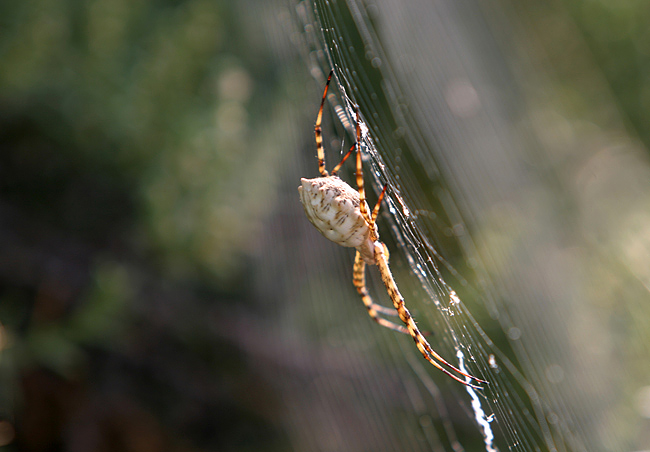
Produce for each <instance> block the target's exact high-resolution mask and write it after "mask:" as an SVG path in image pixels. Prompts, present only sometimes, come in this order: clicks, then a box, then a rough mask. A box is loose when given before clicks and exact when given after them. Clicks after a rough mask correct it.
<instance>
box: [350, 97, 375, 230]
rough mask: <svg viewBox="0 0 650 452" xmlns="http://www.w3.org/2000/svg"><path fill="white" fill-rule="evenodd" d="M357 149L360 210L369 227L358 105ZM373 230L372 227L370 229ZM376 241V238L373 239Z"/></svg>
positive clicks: (370, 224) (369, 219) (370, 222)
mask: <svg viewBox="0 0 650 452" xmlns="http://www.w3.org/2000/svg"><path fill="white" fill-rule="evenodd" d="M354 145H355V147H356V148H357V173H356V176H357V189H358V192H359V210H360V211H361V215H362V216H363V218H364V219H365V220H366V223H368V225H369V226H372V225H373V224H374V223H373V222H372V221H371V218H370V216H369V215H368V204H367V203H366V190H365V188H364V186H363V165H362V164H361V124H360V123H359V106H358V105H357V142H356V143H354ZM370 229H371V230H372V229H373V228H372V227H371V228H370ZM373 240H376V238H373Z"/></svg>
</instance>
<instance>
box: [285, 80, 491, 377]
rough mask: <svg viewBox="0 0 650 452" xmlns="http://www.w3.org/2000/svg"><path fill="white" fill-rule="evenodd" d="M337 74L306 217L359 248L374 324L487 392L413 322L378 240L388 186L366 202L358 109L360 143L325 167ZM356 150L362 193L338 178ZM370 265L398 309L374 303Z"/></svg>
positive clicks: (305, 198) (304, 190) (358, 282)
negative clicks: (408, 341) (367, 277)
mask: <svg viewBox="0 0 650 452" xmlns="http://www.w3.org/2000/svg"><path fill="white" fill-rule="evenodd" d="M332 74H333V71H332V72H330V75H329V77H328V78H327V83H326V85H325V90H324V92H323V98H322V100H321V103H320V108H319V110H318V115H317V116H316V124H315V126H314V133H315V136H316V150H317V156H318V171H319V172H320V177H317V178H314V179H305V178H302V179H301V182H302V185H301V186H300V187H298V192H299V193H300V200H301V202H302V204H303V207H304V209H305V213H306V214H307V218H308V219H309V221H310V222H311V223H312V224H313V225H314V226H316V229H318V231H319V232H320V233H321V234H323V235H324V236H325V237H327V238H328V239H329V240H331V241H333V242H335V243H338V244H339V245H342V246H346V247H352V248H355V249H356V255H355V258H354V269H353V281H354V286H355V288H356V289H357V292H358V293H359V295H360V296H361V300H362V301H363V303H364V305H365V306H366V309H367V310H368V314H370V317H371V318H372V319H373V320H374V321H375V322H377V323H378V324H379V325H382V326H384V327H387V328H390V329H392V330H395V331H398V332H400V333H405V334H409V335H410V336H411V337H412V338H413V340H414V341H415V345H416V346H417V348H418V350H419V351H420V353H421V354H422V356H424V358H425V359H426V360H427V361H429V362H430V363H431V364H433V365H434V366H435V367H436V368H437V369H439V370H441V371H442V372H444V373H445V374H447V375H448V376H450V377H451V378H453V379H454V380H456V381H459V382H460V383H463V384H464V385H467V386H471V387H473V388H476V389H483V388H482V387H480V386H475V385H473V384H471V383H469V382H467V381H464V380H462V379H461V378H459V377H458V376H456V375H454V374H453V373H451V372H450V370H451V371H454V372H456V373H457V374H459V375H462V376H464V377H467V378H469V379H472V380H475V381H477V382H479V383H487V382H486V381H485V380H481V379H479V378H477V377H474V376H472V375H469V374H467V373H465V372H463V371H461V370H460V369H458V368H457V367H455V366H453V365H452V364H450V363H448V362H447V361H445V360H444V359H443V358H442V357H441V356H440V355H439V354H438V353H436V352H435V351H434V350H433V349H432V348H431V345H429V342H427V340H426V338H425V337H424V335H423V334H422V332H420V330H419V329H418V327H417V325H416V324H415V320H413V317H412V316H411V314H410V313H409V311H408V309H407V308H406V306H405V304H404V298H403V297H402V295H401V294H400V292H399V289H398V287H397V284H396V283H395V280H394V279H393V275H392V273H391V271H390V268H389V266H388V249H387V248H386V245H384V244H383V243H382V242H380V241H379V230H378V229H377V224H376V219H377V215H378V214H379V207H380V205H381V202H382V200H383V198H384V195H385V193H386V188H387V186H388V185H385V186H384V189H383V190H382V192H381V194H380V195H379V199H378V201H377V204H376V205H375V207H374V208H373V209H372V211H370V208H369V207H368V203H367V202H366V194H365V189H364V184H363V167H362V164H361V149H360V143H361V126H360V121H359V108H358V107H357V109H356V115H357V118H356V120H357V124H356V135H357V136H356V143H354V144H353V145H352V147H351V148H350V150H349V151H348V152H347V154H345V156H344V157H343V159H342V160H341V162H340V163H339V164H338V165H336V167H334V169H333V170H332V174H331V175H330V174H329V173H328V172H327V170H326V169H325V150H324V148H323V137H322V130H321V121H322V118H323V106H324V104H325V98H326V96H327V90H328V87H329V84H330V81H331V79H332ZM353 151H356V167H357V171H356V182H357V187H358V190H355V189H353V188H352V187H351V186H350V185H348V184H347V183H346V182H344V181H343V180H341V179H340V178H339V177H338V176H337V175H336V174H337V172H338V171H339V169H340V168H341V166H342V165H343V163H344V162H345V161H346V160H347V159H348V157H349V156H350V154H351V153H352V152H353ZM366 264H367V265H376V266H377V268H378V269H379V273H380V275H381V280H382V281H383V283H384V285H385V286H386V290H387V292H388V295H389V296H390V298H391V300H392V302H393V306H394V307H395V309H391V308H385V307H383V306H380V305H378V304H376V303H374V302H373V301H372V299H371V298H370V295H369V293H368V289H367V288H366V281H365V268H366ZM379 314H384V315H397V316H399V319H400V320H401V321H402V322H403V323H404V326H403V325H397V324H395V323H393V322H390V321H388V320H386V319H384V318H382V317H380V316H379ZM443 366H446V367H447V368H448V369H450V370H447V369H446V368H445V367H443Z"/></svg>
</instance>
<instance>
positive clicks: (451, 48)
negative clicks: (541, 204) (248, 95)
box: [292, 0, 605, 451]
mask: <svg viewBox="0 0 650 452" xmlns="http://www.w3.org/2000/svg"><path fill="white" fill-rule="evenodd" d="M464 4H465V3H463V5H464ZM473 6H475V7H477V6H478V5H473ZM465 7H466V8H469V6H465ZM461 8H463V6H462V5H460V3H459V2H453V1H451V0H450V1H444V0H443V1H441V2H435V3H431V2H417V1H413V0H407V1H397V0H395V1H391V0H380V1H377V2H371V3H369V2H365V3H362V2H357V1H353V0H349V1H320V0H318V1H314V2H298V3H294V4H293V10H292V12H293V14H294V20H295V21H296V24H297V26H296V35H295V36H296V39H295V41H296V43H297V46H298V48H299V49H301V51H302V53H303V58H304V60H305V62H306V63H307V65H308V67H309V68H310V70H311V73H312V75H313V77H314V79H315V80H316V82H317V85H318V86H319V87H322V86H323V84H324V83H325V78H326V76H327V73H328V72H329V70H330V68H334V69H335V73H336V77H335V79H334V84H336V87H334V86H333V89H332V90H331V92H330V94H329V96H328V109H327V110H328V112H327V113H326V115H329V117H330V120H331V121H333V123H334V126H333V127H332V128H331V129H333V130H329V133H330V134H334V135H338V136H339V138H340V139H345V140H347V141H348V143H349V142H351V141H353V139H354V138H353V136H354V134H353V129H354V109H355V106H356V105H358V106H359V109H360V112H361V117H362V120H363V124H364V126H366V127H367V128H366V129H364V139H363V146H362V149H363V155H364V171H365V174H366V177H367V179H368V181H369V182H371V185H372V186H373V187H374V189H375V193H377V192H378V191H379V190H380V189H381V187H382V186H383V185H384V184H385V183H388V185H389V189H388V192H387V196H386V201H385V205H384V206H383V207H382V211H381V215H380V220H379V228H380V229H379V231H380V235H381V238H382V240H384V241H385V242H387V245H388V248H389V250H390V252H391V264H392V268H393V272H394V273H395V276H396V280H397V283H398V285H399V286H400V290H401V291H402V293H403V294H404V296H405V299H406V304H407V306H408V307H409V309H411V310H412V311H413V312H414V313H415V318H416V320H418V321H419V322H421V324H424V325H426V326H427V328H431V330H432V331H433V332H434V333H435V334H434V336H433V337H432V340H431V342H432V345H433V346H434V348H435V349H436V350H437V351H439V352H440V354H441V355H442V356H444V357H445V358H446V359H449V360H450V361H451V362H453V363H454V364H455V365H458V366H461V367H464V368H467V369H468V371H469V372H470V373H472V374H474V375H477V376H478V377H480V378H485V379H486V380H488V381H490V385H489V387H488V388H486V390H485V391H483V392H482V393H472V394H466V393H465V391H464V388H460V389H461V390H459V388H457V387H455V386H453V385H449V382H447V381H444V380H442V381H441V380H440V379H439V378H438V377H439V376H438V375H436V373H435V370H434V369H431V368H430V367H428V366H426V363H424V362H423V360H422V359H421V357H419V356H418V353H417V351H416V350H415V349H414V347H413V344H412V343H410V344H409V343H404V342H399V339H395V340H396V344H398V345H397V346H393V348H391V349H390V353H391V359H392V360H394V361H393V362H399V361H400V360H403V358H404V357H405V358H406V360H407V362H408V363H409V365H410V366H411V368H412V370H413V371H414V373H415V374H416V375H417V376H418V378H419V379H420V382H421V386H419V387H418V388H417V389H414V390H413V391H411V392H409V394H410V396H411V397H410V401H411V403H412V406H411V408H412V412H413V413H417V415H413V416H406V415H405V416H404V417H403V418H402V422H405V423H408V425H410V426H411V427H412V426H413V425H415V426H416V427H415V429H416V431H418V432H420V433H422V435H424V437H426V438H427V442H426V445H427V446H428V447H427V446H421V450H461V449H462V448H463V447H468V446H467V444H466V443H468V441H469V440H468V439H467V435H459V434H458V433H457V431H456V427H455V426H457V425H459V424H461V425H462V429H463V430H464V431H465V432H466V431H467V430H466V428H467V425H471V426H472V427H471V428H472V429H473V432H472V433H473V434H474V436H478V437H480V438H481V439H482V441H483V443H482V447H483V449H485V450H488V451H489V450H493V449H496V450H521V451H527V450H594V449H595V448H594V447H592V446H594V445H600V443H599V438H600V437H599V436H598V435H599V432H598V429H597V428H596V427H595V426H597V425H599V421H600V420H602V418H598V417H597V416H596V415H595V413H597V412H598V407H600V406H604V405H603V404H599V403H598V401H597V400H596V401H595V398H593V397H592V398H591V399H590V398H589V395H590V394H589V390H587V389H584V387H583V386H584V385H583V384H582V383H583V380H581V379H580V378H577V377H576V378H573V379H570V378H568V373H567V371H566V369H568V366H579V365H580V364H584V363H581V362H580V356H578V355H579V354H578V353H575V351H574V350H571V351H569V347H566V346H565V344H566V343H567V341H568V340H569V339H570V338H569V337H566V336H565V334H566V331H567V330H569V329H570V328H566V325H564V324H562V323H561V322H565V323H566V322H569V320H567V319H569V318H570V317H571V314H573V313H571V312H570V310H569V309H567V308H566V306H567V305H570V303H566V302H567V301H569V302H570V301H572V299H571V294H570V291H569V290H562V288H564V287H565V286H563V285H559V284H558V285H556V286H553V285H552V284H549V283H548V282H547V281H545V280H544V279H545V278H551V277H555V278H557V275H556V274H554V273H553V271H556V272H557V273H562V271H561V270H559V271H558V270H556V268H553V267H554V266H553V265H550V270H549V266H548V265H547V263H546V262H538V261H536V260H535V259H536V258H537V256H539V255H543V257H544V258H549V257H548V255H547V254H552V253H551V252H549V250H551V251H556V252H557V254H558V255H561V251H562V249H561V248H562V245H561V244H560V245H558V244H557V243H555V242H553V239H547V240H548V242H543V241H538V242H537V243H532V242H533V240H530V239H528V237H531V236H544V234H546V233H548V232H549V231H550V232H552V227H549V224H543V225H542V226H540V227H539V229H536V227H537V225H536V222H534V221H532V220H530V219H529V218H527V217H526V215H520V216H519V217H517V216H516V215H514V214H513V215H511V214H510V212H509V211H508V210H507V209H505V208H504V210H503V211H502V212H501V211H500V212H499V215H497V217H498V219H499V223H498V224H499V225H501V223H502V222H507V221H514V220H513V218H514V219H516V220H518V221H520V223H524V226H525V227H527V228H528V229H524V230H525V233H521V232H520V230H518V229H516V228H515V229H514V230H515V231H516V232H520V233H521V234H522V236H525V237H527V239H521V240H514V241H512V242H508V241H507V239H509V237H505V238H503V237H500V236H499V233H503V234H507V233H508V232H509V231H511V230H510V229H506V228H496V232H495V231H492V232H493V235H494V236H495V238H494V240H500V239H501V240H503V241H504V242H507V243H508V244H510V243H515V244H519V246H520V249H521V250H522V251H521V254H517V253H519V249H518V250H517V251H516V252H512V250H506V251H507V252H504V255H505V257H504V256H500V255H496V256H494V255H489V256H491V259H492V260H490V259H486V258H485V255H484V254H481V253H480V252H479V250H477V245H476V244H475V242H474V240H473V238H472V234H473V233H474V231H475V230H476V228H475V227H474V228H473V226H474V225H476V224H477V223H479V220H478V218H476V217H478V216H481V215H484V216H488V213H486V212H484V211H482V210H481V209H482V208H483V205H484V204H488V203H495V202H496V200H501V199H510V198H516V197H517V195H518V193H517V191H518V190H522V191H523V190H530V189H531V185H532V184H533V183H538V182H539V181H532V182H531V181H530V179H531V178H530V173H529V172H526V171H522V168H523V167H525V166H526V164H528V160H526V161H525V162H523V163H522V161H521V157H518V155H517V154H515V153H514V151H513V150H516V149H517V147H518V145H519V141H517V140H516V139H514V138H513V137H512V136H511V135H510V131H509V130H510V129H511V128H512V124H511V123H509V122H508V121H511V120H512V118H507V117H506V116H507V115H505V114H504V113H503V112H502V111H500V109H499V105H498V104H495V103H494V102H493V100H492V99H490V96H488V95H485V93H488V94H492V93H493V92H492V91H490V90H489V89H488V88H491V86H490V80H488V81H486V80H483V79H482V77H483V76H484V73H485V67H483V66H482V65H481V62H483V58H484V57H485V54H482V53H481V52H482V51H485V52H490V51H491V52H493V54H490V55H489V56H490V58H492V59H493V60H494V61H497V62H499V63H500V64H501V66H502V67H505V62H504V61H502V60H501V59H500V58H502V56H501V55H499V52H498V50H499V49H498V48H497V47H496V46H495V45H494V43H493V42H492V39H493V36H492V35H491V34H490V32H489V30H487V29H482V28H481V27H483V26H485V24H484V23H480V20H479V19H480V18H482V16H480V12H479V11H478V9H476V10H471V11H470V10H460V9H461ZM477 17H478V18H479V19H475V18H477ZM467 18H470V19H467ZM465 20H468V21H469V22H465ZM472 20H476V22H472ZM470 22H471V26H468V23H470ZM500 68H501V67H500ZM497 75H498V77H495V78H497V79H499V80H504V81H503V83H504V84H507V85H508V86H510V85H512V86H515V85H516V83H515V82H516V80H513V79H510V78H508V76H510V74H505V73H501V72H498V71H497ZM499 77H500V78H499ZM513 77H514V76H513ZM486 87H487V88H486ZM334 88H338V89H334ZM316 91H317V90H316ZM508 92H510V91H508ZM316 97H317V94H316V95H315V98H316ZM316 100H317V99H316ZM495 105H496V106H495ZM518 107H520V106H518ZM520 111H523V108H521V107H520V109H517V110H516V112H515V113H511V114H512V116H516V114H518V113H520ZM326 133H327V132H326ZM326 143H327V141H326ZM339 143H340V142H339ZM330 144H331V143H330ZM327 150H328V153H329V158H330V162H332V161H335V160H336V159H337V157H338V158H340V155H332V154H336V153H337V152H338V151H339V150H342V151H344V150H345V147H344V146H341V145H339V146H329V147H328V149H327ZM535 158H537V156H535V157H532V158H530V160H532V161H535V160H534V159H535ZM518 159H519V160H518ZM347 170H348V171H352V170H351V169H350V168H347ZM341 174H342V177H343V178H346V172H345V170H344V171H343V172H342V173H341ZM347 176H348V177H349V176H350V173H348V174H347ZM347 180H349V181H350V180H352V179H350V178H348V179H347ZM535 188H537V187H535ZM369 191H370V190H369ZM545 196H548V194H545ZM371 202H372V197H371ZM530 205H531V203H527V204H526V207H527V208H529V209H530V210H524V213H525V214H528V213H529V212H530V213H533V214H539V213H540V212H539V211H538V210H534V208H533V207H530ZM544 213H545V214H548V212H544ZM552 213H553V212H551V214H552ZM533 216H534V215H533ZM549 216H552V215H549ZM522 217H523V219H522ZM550 224H551V226H552V223H550ZM517 226H519V224H517ZM531 238H532V237H531ZM544 238H546V236H544ZM510 246H512V245H510ZM508 252H509V254H508ZM527 253H528V254H527ZM512 255H515V256H516V257H518V258H519V260H512V259H510V260H509V259H508V257H507V256H512ZM530 256H533V257H530ZM552 258H553V256H551V258H549V259H552ZM531 261H532V262H531ZM558 261H561V259H558ZM520 262H521V263H523V264H525V265H522V268H524V267H525V268H526V269H529V274H524V272H523V271H522V270H521V269H519V268H517V266H518V264H519V263H520ZM555 267H557V266H555ZM495 268H498V270H499V271H506V272H510V273H509V274H508V276H506V277H503V278H502V279H499V282H495V281H494V274H495V273H494V272H496V271H497V270H495ZM413 276H416V277H417V278H413ZM560 276H561V275H560ZM522 277H527V279H525V280H524V279H523V278H522ZM497 286H498V287H497ZM549 287H551V290H550V291H549ZM556 287H557V288H556ZM552 289H554V290H555V292H553V290H552ZM381 290H382V289H381V287H375V290H374V291H373V294H374V295H376V294H378V293H380V292H381ZM497 294H498V295H497ZM503 298H509V299H507V300H504V299H503ZM507 303H509V304H507ZM512 307H515V308H517V309H511V308H512ZM577 317H579V316H577ZM545 320H551V321H549V322H547V323H545V322H544V321H545ZM579 320H581V319H579ZM553 321H555V322H556V323H553ZM527 338H532V340H531V339H527ZM526 339H527V340H526ZM511 347H512V350H511ZM515 356H516V358H515ZM576 357H577V358H578V359H576ZM515 361H516V364H515ZM588 367H589V366H585V367H584V368H588ZM590 376H591V375H587V377H590ZM402 378H404V376H403V375H402ZM434 380H435V382H436V383H437V384H444V385H445V386H442V388H444V389H442V390H441V389H439V387H438V386H437V385H436V384H434ZM585 381H586V380H585ZM590 388H592V389H593V388H598V386H597V385H594V386H590ZM450 399H453V400H450ZM452 407H461V410H463V411H464V415H465V417H464V418H463V420H462V421H461V420H459V417H457V416H455V415H454V414H453V413H452V411H453V410H454V408H452ZM379 409H380V408H377V410H379ZM456 409H457V408H456ZM424 414H426V415H428V416H430V417H429V418H428V419H429V421H430V422H429V423H427V422H425V420H424V417H422V416H424ZM467 419H469V420H470V421H471V422H469V423H463V422H464V421H467ZM603 436H605V435H603ZM414 450H419V449H418V448H417V447H415V448H414Z"/></svg>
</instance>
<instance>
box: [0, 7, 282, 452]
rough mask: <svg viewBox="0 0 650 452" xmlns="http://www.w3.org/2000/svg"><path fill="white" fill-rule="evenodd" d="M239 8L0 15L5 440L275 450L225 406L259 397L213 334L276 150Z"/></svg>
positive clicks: (3, 10)
mask: <svg viewBox="0 0 650 452" xmlns="http://www.w3.org/2000/svg"><path fill="white" fill-rule="evenodd" d="M241 8H242V5H237V4H235V3H233V2H229V1H223V0H217V1H213V0H188V1H164V0H163V1H159V0H136V1H131V0H93V1H77V0H58V1H49V0H30V1H25V2H3V3H2V5H0V29H1V30H2V32H1V33H0V61H2V69H1V70H0V147H1V148H2V152H1V153H0V261H1V262H2V264H1V265H0V322H1V324H2V325H3V328H1V329H0V332H1V334H0V339H2V340H1V341H0V350H2V355H0V369H1V372H2V383H3V384H2V386H0V401H1V402H2V403H1V404H0V416H1V419H0V423H1V425H0V427H2V428H0V444H2V445H4V444H7V443H10V444H11V446H10V447H15V448H16V450H59V449H70V448H71V447H73V445H74V444H86V446H87V447H84V448H83V449H84V450H163V449H164V450H174V449H176V448H183V450H194V448H198V449H204V448H207V449H211V450H232V449H237V450H259V447H261V446H264V447H266V448H267V450H273V449H274V447H275V446H274V445H275V444H276V443H277V441H278V438H279V434H278V433H277V432H276V431H275V429H274V428H273V427H271V426H270V424H269V422H270V421H269V420H268V418H265V417H264V416H265V415H264V414H263V413H260V412H259V411H258V407H256V406H255V404H249V405H248V406H246V404H243V405H242V404H241V403H240V402H238V398H239V397H244V398H245V397H248V395H247V392H249V388H250V387H251V386H255V387H257V388H259V389H258V390H259V391H260V393H264V384H263V383H261V382H259V381H257V380H256V377H254V376H247V373H246V368H245V365H244V363H243V361H242V359H241V357H240V356H239V355H238V353H237V352H235V351H234V350H232V349H231V348H229V347H226V346H224V345H223V344H222V341H223V338H222V336H221V333H219V332H218V331H215V329H217V330H218V328H217V327H216V326H215V325H220V324H222V323H223V321H220V318H221V315H220V314H219V312H220V311H219V309H220V308H219V306H220V304H221V303H223V304H226V303H233V302H250V300H248V299H247V296H248V294H249V291H248V290H247V289H249V287H248V286H246V285H242V284H240V282H241V280H242V279H243V278H244V275H245V274H246V271H247V264H246V256H247V255H248V254H249V253H250V250H251V249H253V248H254V246H255V241H254V237H255V232H256V231H257V229H258V228H259V222H260V220H261V219H262V218H263V217H264V215H266V214H267V213H268V212H269V211H270V210H271V209H272V205H273V199H274V192H275V190H274V187H273V184H274V183H275V180H276V178H277V175H276V173H275V168H276V167H277V165H274V162H275V161H276V160H277V153H278V152H280V151H282V149H284V148H283V147H282V143H276V145H273V144H271V145H269V144H268V142H269V136H270V135H271V134H273V133H274V132H273V131H274V130H276V129H277V128H278V127H279V126H284V121H286V115H285V114H283V105H284V104H283V103H282V102H278V100H277V97H278V92H277V87H276V82H275V75H274V69H273V61H272V60H271V58H270V57H267V55H268V49H266V48H265V45H266V44H265V43H264V41H263V37H260V35H258V34H252V33H249V32H248V31H249V30H248V28H247V27H248V26H250V24H248V25H247V24H246V23H244V22H242V20H241V13H242V11H241ZM262 87H263V88H262ZM253 99H255V101H254V102H253ZM220 344H221V345H220ZM242 375H244V377H242ZM4 420H8V421H9V423H7V422H4ZM11 424H13V425H14V426H15V428H16V432H15V434H16V436H15V439H14V432H13V431H12V428H10V425H11ZM4 427H7V428H4ZM168 427H169V429H168ZM93 432H94V433H93ZM93 435H95V436H93ZM93 438H94V439H93ZM84 441H85V442H86V443H84ZM89 441H90V442H89ZM73 448H74V447H73Z"/></svg>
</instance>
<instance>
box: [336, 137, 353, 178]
mask: <svg viewBox="0 0 650 452" xmlns="http://www.w3.org/2000/svg"><path fill="white" fill-rule="evenodd" d="M355 147H356V143H355V144H353V145H352V147H351V148H350V150H349V151H348V153H347V154H345V155H344V156H343V158H342V159H341V161H340V162H339V164H338V165H336V166H335V167H334V169H333V170H332V176H336V173H338V172H339V170H340V169H341V167H342V166H343V164H344V163H345V161H346V160H347V159H348V157H350V154H352V151H354V149H355Z"/></svg>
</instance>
